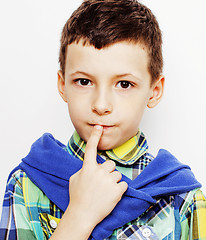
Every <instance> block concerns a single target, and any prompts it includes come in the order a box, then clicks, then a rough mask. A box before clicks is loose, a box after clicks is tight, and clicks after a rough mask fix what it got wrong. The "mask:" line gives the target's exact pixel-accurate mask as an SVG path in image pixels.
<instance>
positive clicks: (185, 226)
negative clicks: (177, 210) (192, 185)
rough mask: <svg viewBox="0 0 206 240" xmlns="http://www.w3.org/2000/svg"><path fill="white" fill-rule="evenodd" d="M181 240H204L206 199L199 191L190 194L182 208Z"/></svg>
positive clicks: (205, 231)
mask: <svg viewBox="0 0 206 240" xmlns="http://www.w3.org/2000/svg"><path fill="white" fill-rule="evenodd" d="M182 209H183V212H182V215H181V229H182V234H181V235H182V236H181V239H182V240H187V239H188V240H189V239H195V240H198V239H199V240H203V239H206V227H205V223H206V199H205V196H204V195H203V193H202V191H201V190H200V189H198V190H196V191H194V192H193V191H192V192H191V197H190V196H188V201H186V203H185V206H183V207H182Z"/></svg>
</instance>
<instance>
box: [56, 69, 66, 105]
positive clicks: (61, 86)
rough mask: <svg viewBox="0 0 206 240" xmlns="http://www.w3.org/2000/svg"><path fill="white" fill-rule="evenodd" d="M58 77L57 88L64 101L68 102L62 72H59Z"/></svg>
mask: <svg viewBox="0 0 206 240" xmlns="http://www.w3.org/2000/svg"><path fill="white" fill-rule="evenodd" d="M57 76H58V82H57V87H58V91H59V94H60V96H61V97H62V99H63V100H64V101H65V102H67V95H66V91H65V80H64V76H63V73H62V71H61V70H59V71H58V72H57Z"/></svg>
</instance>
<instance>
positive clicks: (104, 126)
mask: <svg viewBox="0 0 206 240" xmlns="http://www.w3.org/2000/svg"><path fill="white" fill-rule="evenodd" d="M95 125H100V126H102V127H103V130H109V129H111V128H113V127H114V126H115V125H107V124H100V123H94V124H90V123H89V126H91V127H94V126H95Z"/></svg>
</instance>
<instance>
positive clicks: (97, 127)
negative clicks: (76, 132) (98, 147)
mask: <svg viewBox="0 0 206 240" xmlns="http://www.w3.org/2000/svg"><path fill="white" fill-rule="evenodd" d="M94 127H95V129H97V130H102V126H100V125H95V126H94Z"/></svg>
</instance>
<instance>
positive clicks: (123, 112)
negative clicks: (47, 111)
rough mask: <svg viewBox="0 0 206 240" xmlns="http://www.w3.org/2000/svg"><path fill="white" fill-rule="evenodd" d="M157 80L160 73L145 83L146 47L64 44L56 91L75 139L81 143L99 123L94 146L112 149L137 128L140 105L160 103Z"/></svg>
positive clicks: (159, 86) (159, 88)
mask: <svg viewBox="0 0 206 240" xmlns="http://www.w3.org/2000/svg"><path fill="white" fill-rule="evenodd" d="M163 84H164V78H163V77H162V76H161V77H160V79H158V80H157V81H156V82H155V83H154V84H153V85H152V86H151V76H150V74H149V72H148V55H147V52H146V50H144V47H143V46H142V45H140V44H134V43H128V42H119V43H116V44H113V45H111V46H109V47H107V48H103V49H100V50H98V49H95V48H94V47H93V46H90V45H86V46H83V45H82V43H81V42H79V43H78V44H76V43H73V44H71V45H68V47H67V55H66V66H65V79H64V78H63V76H62V73H61V71H59V72H58V88H59V92H60V95H61V96H62V98H63V99H64V101H65V102H67V104H68V109H69V114H70V117H71V120H72V123H73V125H74V127H75V129H76V131H77V132H78V134H79V135H80V136H81V138H82V139H83V140H84V141H86V142H87V140H88V139H89V137H90V134H91V131H92V128H93V126H94V125H102V126H103V129H104V130H103V134H102V137H101V139H100V142H99V145H98V149H99V150H108V149H112V148H115V147H118V146H120V145H121V144H123V143H124V142H126V141H127V140H129V139H130V138H131V137H133V136H134V135H135V134H136V133H137V132H138V128H139V124H140V120H141V118H142V115H143V113H144V110H145V108H146V106H149V107H154V106H155V105H156V104H157V103H158V102H159V101H160V98H161V96H162V91H163Z"/></svg>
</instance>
